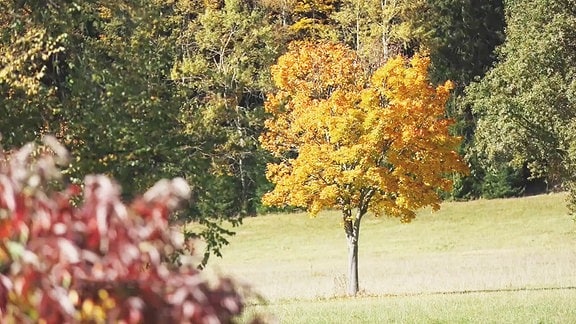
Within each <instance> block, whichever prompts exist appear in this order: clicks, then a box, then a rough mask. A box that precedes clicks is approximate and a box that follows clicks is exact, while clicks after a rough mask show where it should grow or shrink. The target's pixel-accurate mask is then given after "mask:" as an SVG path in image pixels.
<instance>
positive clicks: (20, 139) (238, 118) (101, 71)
mask: <svg viewBox="0 0 576 324" xmlns="http://www.w3.org/2000/svg"><path fill="white" fill-rule="evenodd" d="M0 8H1V9H2V10H1V11H0V25H1V26H2V29H1V32H0V54H1V55H0V91H1V95H0V116H2V117H1V118H0V133H1V134H2V142H1V143H2V145H3V146H4V148H7V149H12V148H16V147H20V146H22V145H23V144H24V143H27V142H30V141H37V140H38V139H39V138H40V137H41V136H42V135H43V134H54V135H55V136H56V137H57V138H58V139H59V140H60V141H61V142H62V143H63V144H64V145H65V146H66V147H67V148H68V149H69V150H70V151H71V152H72V154H73V156H74V159H73V162H72V163H71V164H70V165H69V166H68V167H67V168H66V169H65V174H66V175H67V177H68V181H70V182H79V181H80V179H82V178H83V176H84V175H86V174H90V173H104V174H108V175H111V176H113V177H114V178H116V179H117V180H118V181H119V182H120V183H121V185H122V188H123V194H124V196H125V198H131V197H132V196H133V195H135V193H136V192H142V191H144V189H145V188H148V187H150V186H151V185H152V184H153V183H154V182H156V181H157V180H158V179H160V178H172V177H176V176H182V177H185V178H186V179H187V180H188V181H189V182H190V183H191V184H192V186H193V188H192V192H193V194H192V195H193V201H192V203H191V205H190V208H188V210H187V211H186V212H185V213H183V214H182V215H180V217H181V218H182V219H184V220H193V221H197V222H199V223H200V224H202V225H203V226H204V227H203V228H204V229H203V230H199V231H198V230H197V231H196V232H190V233H188V235H190V236H200V237H202V238H203V239H204V240H205V241H206V242H208V251H212V252H216V253H218V252H217V251H218V248H219V247H220V246H221V244H223V243H225V236H226V235H227V234H230V232H229V231H228V230H225V229H224V227H222V221H228V222H232V223H233V224H239V223H240V222H241V218H242V217H243V216H246V215H256V214H257V213H262V212H267V211H269V210H268V209H266V208H265V207H263V206H262V205H261V203H260V198H261V196H262V195H263V194H264V193H265V192H267V191H268V190H270V189H271V185H270V183H269V182H268V181H267V180H266V178H265V176H264V170H265V166H266V163H267V162H268V161H271V160H270V159H271V157H270V156H269V155H267V153H266V152H264V150H262V149H261V148H260V146H259V143H258V137H259V135H260V134H261V132H262V131H263V125H264V120H265V118H266V115H265V113H264V109H263V104H264V101H265V99H266V94H267V93H270V92H271V91H273V90H274V89H273V87H272V81H271V77H270V67H271V66H272V65H274V64H275V62H276V60H277V58H278V57H279V56H280V55H282V54H284V53H285V52H286V50H287V48H288V44H289V43H290V42H291V41H294V40H312V41H313V40H331V41H334V42H338V43H343V44H346V45H347V46H349V47H350V48H351V49H353V50H355V51H356V52H357V53H358V55H359V57H360V60H361V64H362V67H363V69H365V71H366V73H370V72H372V71H374V70H375V69H377V68H378V67H380V66H382V65H383V64H384V62H386V60H387V59H388V58H390V57H393V56H395V55H404V56H412V55H413V54H414V53H416V52H419V51H423V50H424V51H428V53H429V55H430V57H431V59H432V69H431V71H430V73H431V76H432V79H433V81H434V82H436V83H440V82H444V81H445V80H448V79H449V80H452V81H454V82H455V84H456V89H455V90H454V93H453V96H452V98H451V100H450V101H449V105H448V107H447V114H448V116H450V117H452V118H454V119H455V120H456V121H457V123H456V126H455V127H454V129H453V132H454V134H457V135H459V136H462V137H463V139H464V140H463V144H462V146H461V147H460V150H461V153H462V154H463V155H464V156H465V157H466V161H467V163H468V165H469V167H470V170H471V172H470V174H469V175H467V176H464V177H455V179H454V182H455V187H454V190H453V191H452V192H450V193H446V196H445V198H446V199H474V198H480V197H484V198H497V197H511V196H519V195H525V194H534V193H541V192H545V191H549V190H559V189H570V187H571V186H572V184H571V183H572V181H573V180H574V178H575V177H576V174H575V170H576V168H575V165H574V163H575V158H576V135H575V134H576V133H575V132H574V129H575V128H576V64H575V63H576V29H575V28H574V26H576V1H574V0H554V1H552V0H476V1H472V0H411V1H407V0H299V1H297V0H274V1H271V0H252V1H248V0H246V1H239V0H220V1H218V0H212V1H210V0H204V1H200V0H171V1H159V0H147V1H146V0H117V1H111V0H98V1H76V2H72V1H36V0H19V1H9V0H2V1H0ZM573 191H574V190H573Z"/></svg>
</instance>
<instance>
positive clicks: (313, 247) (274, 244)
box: [209, 193, 576, 323]
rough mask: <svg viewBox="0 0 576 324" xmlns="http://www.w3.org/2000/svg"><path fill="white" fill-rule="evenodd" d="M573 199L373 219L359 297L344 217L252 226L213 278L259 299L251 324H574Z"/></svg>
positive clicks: (458, 205)
mask: <svg viewBox="0 0 576 324" xmlns="http://www.w3.org/2000/svg"><path fill="white" fill-rule="evenodd" d="M565 200H566V195H565V194H562V193H558V194H551V195H541V196H533V197H525V198H513V199H499V200H476V201H470V202H447V203H444V204H443V205H442V208H441V210H440V211H437V212H431V211H430V210H423V211H421V212H420V213H419V214H418V217H417V218H416V220H414V221H412V222H411V223H409V224H402V223H400V221H399V220H398V219H392V218H387V217H379V218H376V217H373V216H369V217H367V218H365V219H364V220H363V223H362V228H361V234H360V259H359V271H360V286H361V287H360V288H361V290H362V291H361V293H360V295H359V296H358V297H353V298H351V297H346V296H345V289H346V269H347V267H346V262H347V258H346V253H347V250H346V248H347V246H346V241H345V238H344V231H343V228H342V226H341V217H340V215H339V213H338V212H336V211H328V212H323V213H321V214H320V215H318V216H317V217H314V218H312V217H310V216H308V215H307V214H305V213H301V214H274V215H264V216H259V217H254V218H248V219H246V220H245V221H244V224H243V225H242V226H240V227H238V228H236V229H235V230H236V232H237V234H236V236H234V237H232V238H231V240H230V245H229V246H227V247H225V248H224V250H223V251H222V252H223V258H221V259H212V260H211V265H210V267H209V269H210V271H216V272H219V273H224V274H228V275H231V276H233V277H234V278H236V279H237V280H238V281H239V282H241V283H244V284H247V285H248V286H250V287H251V289H252V290H253V291H255V292H257V293H259V294H260V295H261V296H262V297H263V299H264V300H260V301H254V302H253V304H252V305H251V306H250V307H249V308H248V310H247V312H246V313H247V317H246V318H248V317H249V316H250V315H251V314H253V313H263V314H268V315H266V316H267V317H266V318H267V319H268V320H269V321H271V322H279V323H382V322H386V323H392V322H397V323H502V322H505V323H574V322H576V275H575V269H576V245H575V243H576V225H575V223H574V221H573V220H572V217H571V216H569V215H568V210H567V208H566V201H565Z"/></svg>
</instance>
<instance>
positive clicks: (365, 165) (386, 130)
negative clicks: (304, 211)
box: [260, 42, 467, 220]
mask: <svg viewBox="0 0 576 324" xmlns="http://www.w3.org/2000/svg"><path fill="white" fill-rule="evenodd" d="M429 65H430V59H429V58H428V56H427V55H426V53H424V54H417V55H415V56H414V57H412V58H410V59H405V58H403V57H396V58H392V59H390V60H389V61H388V62H387V63H386V64H385V65H384V66H382V67H381V68H380V69H378V70H376V71H375V72H374V74H373V75H372V76H371V77H370V78H368V77H367V76H366V75H365V74H364V72H363V70H362V68H361V67H360V65H359V64H358V58H357V56H356V53H355V52H354V51H353V50H351V49H349V48H347V47H345V46H343V45H340V44H336V43H327V42H318V43H312V42H296V43H293V44H291V46H290V47H289V51H288V53H286V54H285V55H283V56H282V57H280V59H279V60H278V63H277V65H275V66H274V67H273V68H272V76H273V80H274V83H275V86H276V88H277V91H276V92H275V93H273V94H270V95H269V96H268V100H267V101H266V106H265V108H266V111H267V112H268V113H270V114H271V118H270V119H268V120H267V121H266V123H265V127H266V131H265V133H264V134H263V135H262V136H261V138H260V141H261V143H262V146H263V147H264V148H266V149H267V150H269V151H270V152H272V153H273V154H274V155H275V156H276V157H277V158H278V159H279V162H278V163H275V164H269V165H268V169H267V177H268V178H269V179H270V180H271V181H272V182H273V183H274V184H275V185H276V186H275V188H274V190H273V191H271V192H269V193H268V194H266V195H265V196H264V199H263V200H264V203H266V204H270V205H284V204H286V205H294V206H301V207H306V208H308V210H309V211H310V212H311V213H313V214H314V213H317V212H318V211H320V210H322V209H324V208H339V209H343V210H346V209H348V210H349V209H353V208H367V209H368V210H370V211H372V212H375V213H376V214H380V213H387V214H389V215H393V216H399V217H402V218H403V219H404V220H410V219H411V218H412V217H413V216H414V210H416V209H418V208H420V207H424V206H432V207H434V208H437V207H438V203H439V201H440V197H439V196H438V189H440V190H450V189H451V185H452V183H451V181H450V180H449V179H447V178H446V176H448V175H450V174H451V173H455V172H458V173H462V172H466V171H467V168H466V166H465V164H464V163H463V161H462V159H461V157H460V156H458V154H457V153H456V152H455V148H456V147H457V146H458V144H459V142H460V139H459V138H458V137H455V136H452V135H450V133H449V127H450V125H452V123H453V122H452V121H451V120H450V119H447V118H446V117H445V105H446V102H447V100H448V98H449V96H450V90H451V89H452V88H453V85H452V83H451V82H450V81H447V82H445V83H444V84H442V85H439V86H434V85H432V84H431V83H430V81H429V79H428V67H429Z"/></svg>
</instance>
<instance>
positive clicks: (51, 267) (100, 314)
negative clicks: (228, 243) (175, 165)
mask: <svg viewBox="0 0 576 324" xmlns="http://www.w3.org/2000/svg"><path fill="white" fill-rule="evenodd" d="M45 144H47V147H50V149H45V150H43V151H42V150H39V149H38V148H35V147H34V146H33V145H28V146H25V147H24V148H22V149H20V150H19V151H17V152H12V153H11V154H9V155H8V154H6V153H5V152H1V153H0V310H1V314H0V322H3V323H5V322H7V323H26V322H44V323H70V322H95V323H99V322H122V323H186V322H192V323H226V322H230V321H231V320H232V319H233V318H234V317H235V316H236V315H238V314H240V313H241V312H242V310H243V305H244V300H243V296H242V295H241V294H240V293H239V290H238V287H237V286H236V285H235V284H234V283H233V282H232V281H231V280H229V279H226V278H219V279H218V280H215V281H216V282H213V281H212V280H211V282H210V283H209V282H207V280H206V279H204V278H203V277H202V276H200V274H199V271H198V270H197V269H196V268H195V267H193V266H191V265H190V266H187V265H183V266H180V267H174V266H171V264H169V263H166V262H163V260H164V259H165V258H164V257H165V256H166V255H170V254H172V253H174V252H175V251H177V250H179V249H181V247H182V244H183V243H184V242H183V237H182V235H181V233H180V232H178V231H177V230H172V229H171V228H170V227H169V225H168V218H169V215H170V213H171V212H173V211H174V210H175V209H177V208H178V206H179V205H180V204H181V203H182V202H183V201H185V200H187V199H188V198H189V195H190V189H189V187H188V185H187V184H186V182H185V181H184V180H183V179H180V178H177V179H173V180H171V181H170V180H162V181H160V182H158V183H157V184H156V185H155V186H154V187H152V188H151V189H150V190H148V191H147V192H146V193H145V194H143V195H142V196H141V197H139V198H136V199H135V200H134V201H132V202H131V203H130V204H124V203H123V202H122V201H121V200H120V188H119V187H118V185H116V184H115V183H114V182H113V181H112V180H110V179H109V178H107V177H105V176H101V175H95V176H88V177H86V179H85V183H84V186H83V187H82V188H81V187H78V186H73V185H71V186H68V187H67V188H65V189H63V190H56V189H54V188H56V187H58V186H60V187H62V185H58V184H59V183H60V182H59V178H60V171H59V169H58V168H57V163H59V162H62V161H63V160H65V159H66V158H67V152H66V150H65V149H64V148H63V147H61V146H60V145H59V144H58V143H57V142H56V140H54V139H53V138H46V139H45ZM39 152H40V153H39ZM72 201H78V202H79V203H78V204H73V203H72Z"/></svg>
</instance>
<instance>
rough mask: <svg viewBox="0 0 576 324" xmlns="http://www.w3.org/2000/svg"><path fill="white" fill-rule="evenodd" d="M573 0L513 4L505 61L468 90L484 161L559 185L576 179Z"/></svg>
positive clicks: (525, 0) (575, 22)
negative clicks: (575, 152)
mask: <svg viewBox="0 0 576 324" xmlns="http://www.w3.org/2000/svg"><path fill="white" fill-rule="evenodd" d="M574 5H575V2H574V1H548V0H522V1H511V2H510V3H508V7H507V15H506V17H507V25H508V26H507V30H506V36H507V40H506V43H504V45H503V46H502V47H501V48H500V49H499V51H498V53H499V63H498V64H496V65H495V66H494V68H493V69H492V70H491V71H490V72H488V73H487V74H486V76H485V78H483V79H482V80H481V81H479V82H478V83H475V84H473V85H472V86H471V87H470V88H469V89H468V90H467V94H468V99H469V100H470V102H471V104H472V105H473V109H474V112H475V114H477V116H478V117H479V120H478V123H477V131H476V137H475V140H476V145H475V150H476V151H477V152H478V154H479V156H480V157H481V158H482V159H483V161H484V163H486V164H492V165H494V164H506V163H507V164H509V165H511V166H514V167H519V166H522V165H527V166H528V168H529V169H530V173H531V174H532V175H533V176H535V177H544V178H546V181H547V183H548V186H549V187H550V188H551V187H554V186H556V185H558V184H561V183H563V182H567V181H570V180H571V178H572V177H573V175H574V171H573V165H574V164H573V161H574V159H573V158H574V155H573V154H571V152H573V150H572V149H571V148H573V147H574V136H573V132H574V131H573V130H574V125H575V120H576V95H575V94H576V87H575V83H574V80H575V78H574V77H575V76H576V68H575V66H576V65H575V64H574V63H575V62H576V29H574V26H575V25H576V12H574V10H573V8H574Z"/></svg>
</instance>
